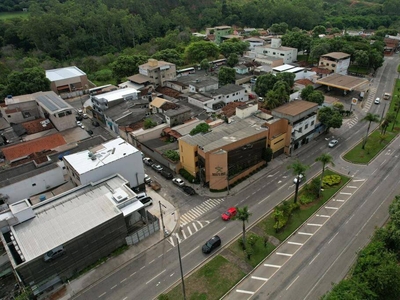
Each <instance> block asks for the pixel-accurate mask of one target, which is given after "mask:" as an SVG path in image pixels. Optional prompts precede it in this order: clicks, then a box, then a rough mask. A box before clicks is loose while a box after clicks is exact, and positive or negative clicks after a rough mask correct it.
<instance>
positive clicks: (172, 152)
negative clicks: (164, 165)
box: [163, 150, 179, 161]
mask: <svg viewBox="0 0 400 300" xmlns="http://www.w3.org/2000/svg"><path fill="white" fill-rule="evenodd" d="M163 154H164V156H165V157H167V158H169V159H170V160H172V161H178V160H179V153H178V152H176V151H175V150H167V151H165V152H164V153H163Z"/></svg>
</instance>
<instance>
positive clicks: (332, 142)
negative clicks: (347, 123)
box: [328, 140, 339, 148]
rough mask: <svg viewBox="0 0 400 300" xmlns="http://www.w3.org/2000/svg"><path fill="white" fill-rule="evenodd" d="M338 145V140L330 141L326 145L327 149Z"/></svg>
mask: <svg viewBox="0 0 400 300" xmlns="http://www.w3.org/2000/svg"><path fill="white" fill-rule="evenodd" d="M338 143H339V141H338V140H331V141H330V142H329V144H328V146H329V148H333V147H335V146H336V145H337V144H338Z"/></svg>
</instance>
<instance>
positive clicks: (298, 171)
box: [288, 160, 309, 203]
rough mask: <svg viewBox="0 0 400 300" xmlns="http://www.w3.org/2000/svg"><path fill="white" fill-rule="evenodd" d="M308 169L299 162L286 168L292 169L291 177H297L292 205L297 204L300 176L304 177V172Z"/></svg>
mask: <svg viewBox="0 0 400 300" xmlns="http://www.w3.org/2000/svg"><path fill="white" fill-rule="evenodd" d="M308 168H309V166H307V165H304V164H302V163H301V162H300V161H299V160H297V161H295V162H294V163H292V164H291V165H290V166H288V169H292V170H293V175H295V176H296V177H297V181H296V189H295V193H294V203H296V202H297V195H298V193H299V185H300V175H302V176H303V177H304V172H305V171H306V170H307V169H308ZM303 179H304V178H303Z"/></svg>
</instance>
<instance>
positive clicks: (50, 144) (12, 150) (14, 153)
mask: <svg viewBox="0 0 400 300" xmlns="http://www.w3.org/2000/svg"><path fill="white" fill-rule="evenodd" d="M65 144H66V142H65V140H64V138H63V136H62V135H61V134H59V133H56V134H52V135H49V136H45V137H42V138H38V139H35V140H32V141H28V142H23V143H20V144H16V145H12V146H9V147H6V148H3V150H2V151H3V154H4V156H5V158H6V160H8V161H12V160H15V159H17V158H20V157H25V156H28V155H29V154H32V153H34V152H41V151H43V150H50V149H54V148H56V147H58V146H61V145H65Z"/></svg>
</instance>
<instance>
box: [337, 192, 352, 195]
mask: <svg viewBox="0 0 400 300" xmlns="http://www.w3.org/2000/svg"><path fill="white" fill-rule="evenodd" d="M339 194H341V195H352V194H353V193H345V192H340V193H339Z"/></svg>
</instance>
